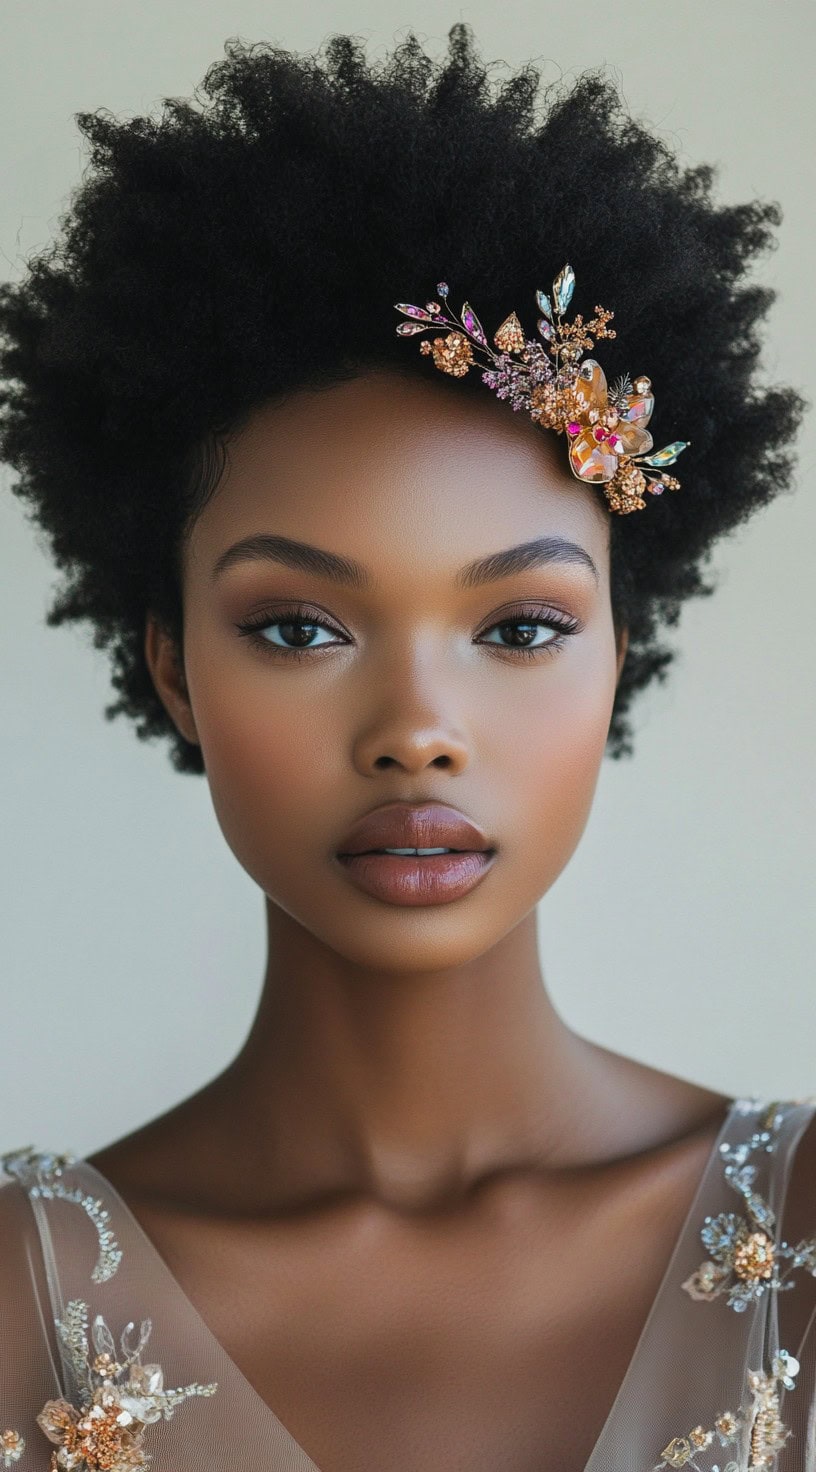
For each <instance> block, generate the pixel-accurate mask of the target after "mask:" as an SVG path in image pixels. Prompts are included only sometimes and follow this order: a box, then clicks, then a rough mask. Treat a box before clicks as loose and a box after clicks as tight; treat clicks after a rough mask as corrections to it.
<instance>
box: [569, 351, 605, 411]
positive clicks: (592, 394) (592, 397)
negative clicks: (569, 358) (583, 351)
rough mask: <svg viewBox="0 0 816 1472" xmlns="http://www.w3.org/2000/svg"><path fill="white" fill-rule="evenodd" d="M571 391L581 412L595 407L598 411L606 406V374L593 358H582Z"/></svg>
mask: <svg viewBox="0 0 816 1472" xmlns="http://www.w3.org/2000/svg"><path fill="white" fill-rule="evenodd" d="M573 392H574V394H575V402H576V407H577V408H578V410H579V412H580V413H582V414H588V413H589V411H590V409H597V410H598V411H599V412H600V411H601V410H602V409H605V408H606V406H607V395H606V374H605V373H604V371H603V368H602V367H601V365H600V363H596V362H595V359H594V358H585V359H584V361H583V363H582V364H581V367H580V370H579V373H578V377H577V379H576V380H575V388H574V390H573Z"/></svg>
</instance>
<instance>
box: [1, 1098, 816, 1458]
mask: <svg viewBox="0 0 816 1472" xmlns="http://www.w3.org/2000/svg"><path fill="white" fill-rule="evenodd" d="M814 1112H816V1098H810V1099H806V1100H795V1101H783V1102H781V1103H780V1102H778V1101H772V1102H769V1101H763V1100H761V1099H757V1098H752V1099H734V1100H732V1101H731V1102H730V1104H729V1107H728V1109H727V1111H726V1115H725V1118H724V1121H723V1124H722V1126H721V1128H720V1131H719V1133H718V1136H717V1139H716V1141H715V1143H714V1146H713V1148H712V1151H711V1153H710V1155H709V1158H708V1161H707V1163H706V1166H705V1169H704V1171H703V1174H702V1176H701V1179H700V1182H699V1184H698V1187H697V1190H696V1192H695V1195H694V1199H693V1201H692V1204H691V1207H690V1209H689V1211H688V1213H687V1215H686V1218H685V1220H684V1221H683V1222H681V1223H678V1236H677V1239H676V1241H675V1245H674V1247H673V1250H672V1253H671V1256H670V1259H669V1262H668V1265H667V1267H666V1270H665V1273H664V1275H663V1278H662V1281H661V1283H660V1286H659V1288H658V1291H657V1294H656V1296H655V1299H654V1302H653V1304H652V1306H651V1309H650V1311H649V1314H648V1316H647V1319H646V1322H645V1324H644V1326H643V1329H642V1332H641V1334H640V1337H639V1339H638V1342H637V1345H636V1347H635V1351H634V1354H633V1356H632V1359H631V1361H630V1363H629V1366H628V1369H627V1371H626V1374H625V1375H624V1378H623V1382H622V1384H621V1385H620V1388H619V1390H618V1392H617V1395H616V1397H615V1400H614V1402H613V1404H612V1407H611V1409H610V1412H609V1415H608V1417H607V1419H606V1422H605V1424H604V1426H603V1428H602V1430H601V1433H600V1436H599V1438H598V1441H597V1443H596V1445H595V1447H594V1449H593V1451H592V1453H591V1455H590V1458H589V1460H588V1462H587V1463H586V1466H585V1472H656V1469H661V1472H663V1469H666V1468H681V1467H684V1468H688V1469H689V1472H760V1469H762V1472H764V1469H767V1468H771V1469H774V1472H816V1350H814V1343H815V1342H816V1335H814V1334H813V1333H812V1332H810V1320H809V1319H808V1321H807V1324H806V1328H805V1332H804V1333H802V1332H801V1323H802V1315H801V1314H799V1315H798V1316H797V1317H796V1323H797V1331H796V1334H795V1335H794V1337H793V1341H792V1342H790V1343H789V1342H788V1340H787V1338H786V1312H785V1310H786V1307H787V1305H788V1303H789V1302H790V1301H792V1300H793V1299H794V1298H796V1296H797V1294H799V1295H807V1293H808V1290H809V1289H810V1290H811V1292H812V1291H813V1288H814V1284H813V1278H816V1232H815V1233H814V1235H813V1236H812V1237H807V1238H801V1239H798V1240H796V1241H792V1242H789V1241H787V1240H786V1239H785V1235H784V1205H785V1200H786V1195H787V1192H788V1185H789V1181H790V1176H791V1170H792V1167H793V1164H794V1159H795V1153H796V1149H797V1146H798V1144H799V1141H800V1140H801V1138H802V1135H803V1134H804V1132H805V1130H806V1129H807V1127H808V1125H809V1124H810V1122H811V1120H812V1118H813V1115H814ZM0 1163H1V1164H2V1175H0V1467H11V1466H14V1467H15V1468H17V1469H18V1472H52V1469H69V1468H73V1469H75V1472H95V1469H108V1472H132V1469H135V1472H140V1469H145V1468H148V1467H150V1468H151V1472H203V1469H211V1468H213V1469H215V1468H217V1469H222V1468H223V1469H229V1472H332V1469H331V1467H324V1468H318V1467H317V1466H316V1464H315V1462H314V1461H313V1460H312V1459H311V1458H310V1457H309V1456H308V1455H307V1453H306V1451H305V1450H304V1448H303V1447H302V1446H301V1445H300V1444H299V1443H298V1442H297V1441H296V1440H295V1438H294V1437H293V1436H292V1435H291V1434H290V1433H289V1431H288V1430H287V1429H286V1427H285V1426H284V1424H283V1423H282V1421H281V1420H280V1419H279V1417H278V1416H277V1415H276V1414H275V1410H274V1408H273V1407H272V1406H271V1405H268V1404H267V1403H266V1402H265V1401H264V1400H263V1399H262V1397H261V1396H260V1395H259V1394H258V1392H257V1391H256V1390H255V1389H254V1388H253V1386H252V1385H251V1384H250V1382H249V1381H248V1380H247V1379H246V1377H245V1376H244V1375H243V1373H242V1372H241V1371H240V1370H239V1368H238V1366H237V1365H236V1364H235V1363H234V1361H233V1360H232V1359H231V1358H230V1357H229V1355H228V1354H227V1353H226V1351H225V1349H224V1348H223V1347H222V1345H221V1344H220V1343H219V1341H218V1340H217V1339H216V1337H215V1336H214V1335H213V1334H212V1333H211V1331H210V1330H209V1328H208V1327H207V1324H206V1323H205V1322H204V1320H203V1319H202V1317H201V1316H200V1314H199V1313H198V1311H197V1309H196V1308H195V1307H194V1305H193V1303H192V1302H191V1301H190V1299H189V1298H188V1297H187V1295H186V1294H185V1292H184V1291H183V1289H182V1288H181V1286H180V1284H179V1283H178V1281H177V1280H176V1279H175V1277H174V1276H173V1274H172V1273H171V1271H170V1269H169V1267H168V1265H167V1263H166V1262H165V1261H164V1259H163V1258H162V1256H161V1255H160V1254H159V1252H158V1251H157V1249H156V1247H155V1246H154V1245H153V1243H152V1241H151V1240H150V1238H149V1237H148V1236H147V1235H146V1234H145V1232H144V1231H143V1229H142V1227H141V1226H140V1224H139V1222H138V1221H137V1220H136V1218H135V1216H134V1215H133V1213H132V1212H131V1211H130V1209H129V1208H128V1206H127V1205H126V1203H125V1202H124V1201H123V1200H122V1198H121V1197H120V1196H119V1195H118V1194H117V1192H116V1190H115V1189H114V1187H113V1186H112V1185H111V1183H110V1182H108V1181H107V1180H106V1179H105V1178H104V1176H102V1175H101V1174H100V1173H99V1172H98V1171H97V1170H96V1169H95V1167H93V1166H92V1165H90V1164H89V1163H88V1162H87V1161H85V1160H82V1159H77V1158H75V1157H74V1156H72V1155H66V1154H63V1155H55V1154H49V1153H46V1152H41V1151H36V1150H34V1149H33V1147H25V1148H23V1149H19V1150H14V1151H11V1152H8V1153H7V1154H6V1155H4V1156H3V1157H2V1158H1V1160H0ZM814 1226H815V1227H816V1223H814ZM590 1363H591V1361H590ZM581 1373H584V1374H585V1373H587V1367H586V1363H585V1365H584V1367H583V1369H582V1371H581ZM388 1460H389V1459H388V1448H387V1447H384V1448H383V1456H382V1466H381V1472H387V1469H388ZM540 1466H541V1472H557V1469H554V1468H553V1464H552V1458H551V1456H550V1455H549V1454H548V1448H547V1447H546V1445H542V1447H541V1460H540ZM360 1472H368V1469H362V1468H361V1469H360ZM429 1472H442V1469H441V1468H435V1467H434V1468H429ZM497 1472H500V1469H497Z"/></svg>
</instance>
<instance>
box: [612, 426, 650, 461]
mask: <svg viewBox="0 0 816 1472" xmlns="http://www.w3.org/2000/svg"><path fill="white" fill-rule="evenodd" d="M614 433H615V434H616V435H617V436H618V439H619V440H620V452H619V453H620V454H622V455H642V454H643V453H644V452H645V451H646V450H651V448H652V445H653V444H654V440H653V439H652V436H651V435H650V433H649V431H648V429H641V428H640V425H638V424H627V423H626V421H625V420H623V419H619V420H618V423H617V424H616V426H615V429H614Z"/></svg>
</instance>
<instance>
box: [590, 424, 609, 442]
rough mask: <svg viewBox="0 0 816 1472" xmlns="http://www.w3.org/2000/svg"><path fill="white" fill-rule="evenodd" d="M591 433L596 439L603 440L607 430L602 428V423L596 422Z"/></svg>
mask: <svg viewBox="0 0 816 1472" xmlns="http://www.w3.org/2000/svg"><path fill="white" fill-rule="evenodd" d="M592 433H593V434H594V436H595V438H596V440H605V439H607V437H608V432H607V430H605V429H604V427H603V425H602V424H596V425H595V428H594V430H593V431H592Z"/></svg>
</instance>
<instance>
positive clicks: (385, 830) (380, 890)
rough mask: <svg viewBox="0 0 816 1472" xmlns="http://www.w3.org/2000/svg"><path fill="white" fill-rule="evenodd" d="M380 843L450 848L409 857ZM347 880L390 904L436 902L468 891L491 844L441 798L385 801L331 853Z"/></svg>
mask: <svg viewBox="0 0 816 1472" xmlns="http://www.w3.org/2000/svg"><path fill="white" fill-rule="evenodd" d="M380 848H451V849H457V850H459V852H456V853H450V854H429V855H426V856H425V857H419V856H416V857H412V856H411V855H410V854H382V853H372V852H371V850H372V849H380ZM335 857H336V859H337V861H338V863H339V864H340V865H341V866H342V868H343V870H344V872H345V873H346V874H347V875H348V877H349V879H350V880H351V882H352V884H354V885H355V886H356V887H357V888H358V889H361V890H363V891H364V892H365V893H366V894H370V895H373V896H374V898H375V899H378V900H384V901H385V903H386V904H391V905H440V904H447V903H449V901H451V900H456V899H459V898H460V897H461V896H462V895H465V894H468V893H469V891H470V890H471V889H473V888H474V886H475V885H476V884H478V883H479V881H480V880H481V879H482V878H483V877H484V875H485V874H486V873H487V871H488V869H490V868H491V867H492V865H493V861H494V859H495V857H496V849H495V847H494V846H491V845H490V843H489V842H488V839H487V838H486V836H485V834H484V833H483V832H482V830H481V828H479V827H478V825H477V824H476V823H474V822H472V820H471V819H470V818H466V817H465V814H464V813H461V812H460V811H459V809H458V808H452V807H449V806H448V805H447V804H446V803H439V802H424V803H406V802H392V803H386V804H384V805H383V806H382V807H379V808H374V810H373V811H372V812H370V813H365V814H364V815H363V817H362V818H359V819H358V820H357V822H356V823H353V824H352V826H351V828H350V829H349V830H348V832H347V833H346V834H345V837H344V838H343V839H342V841H341V843H340V846H339V848H338V851H337V853H336V855H335Z"/></svg>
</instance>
